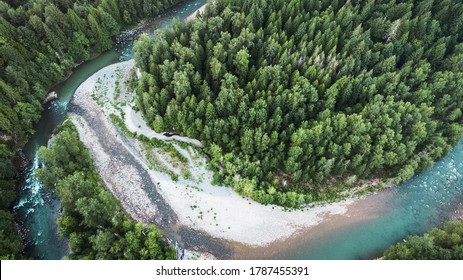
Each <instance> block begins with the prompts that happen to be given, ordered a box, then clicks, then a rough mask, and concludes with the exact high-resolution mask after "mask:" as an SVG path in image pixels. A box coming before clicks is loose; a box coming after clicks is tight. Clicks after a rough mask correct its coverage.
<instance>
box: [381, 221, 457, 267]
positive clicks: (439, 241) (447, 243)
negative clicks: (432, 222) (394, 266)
mask: <svg viewBox="0 0 463 280" xmlns="http://www.w3.org/2000/svg"><path fill="white" fill-rule="evenodd" d="M384 258H385V259H387V260H463V222H459V221H452V222H448V223H447V224H446V225H445V226H444V228H443V229H438V228H434V229H432V230H431V231H429V232H428V233H426V234H424V235H423V236H416V235H414V236H409V237H407V238H406V239H405V240H404V242H400V243H397V244H395V245H392V246H391V247H390V248H389V249H388V250H387V251H386V252H385V253H384Z"/></svg>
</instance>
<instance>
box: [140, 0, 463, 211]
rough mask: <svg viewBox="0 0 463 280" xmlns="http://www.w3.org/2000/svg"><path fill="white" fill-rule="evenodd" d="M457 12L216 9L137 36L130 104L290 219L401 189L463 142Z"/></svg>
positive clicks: (442, 4)
mask: <svg viewBox="0 0 463 280" xmlns="http://www.w3.org/2000/svg"><path fill="white" fill-rule="evenodd" d="M461 30H463V2H461V1H456V0H444V1H434V0H423V1H412V0H385V1H374V0H363V1H362V0H351V1H343V0H336V1H332V0H304V1H302V0H291V1H285V0H258V1H257V0H256V1H251V0H216V1H211V2H210V3H209V4H208V6H207V7H206V9H205V12H204V13H203V14H202V15H201V16H199V17H198V18H197V19H196V20H194V21H191V22H188V23H187V24H181V23H180V22H177V24H174V26H173V27H172V28H171V29H167V30H165V31H163V32H157V33H156V34H155V37H154V38H150V37H148V36H143V37H142V38H141V39H140V40H139V41H138V43H137V44H136V46H135V50H136V55H135V59H136V62H137V64H138V66H139V67H140V68H141V69H142V72H143V75H142V77H141V79H140V81H139V84H138V88H137V105H138V107H139V108H140V110H141V111H142V113H143V115H144V117H145V119H146V120H147V121H148V123H149V124H150V125H151V126H152V127H153V128H154V129H155V130H156V131H169V132H175V133H181V134H183V135H186V136H188V137H192V138H196V139H199V140H200V141H201V142H202V143H203V145H204V146H205V150H206V152H208V154H210V156H211V161H210V163H211V165H212V166H213V167H214V168H215V170H217V174H218V175H219V176H220V178H221V180H222V181H223V182H224V183H226V184H229V185H232V186H233V187H234V188H235V190H237V191H238V192H239V193H240V194H242V195H245V196H249V197H252V198H253V199H255V200H257V201H259V202H261V203H265V204H267V203H276V204H280V205H285V206H289V207H297V206H299V205H301V204H302V203H305V202H311V201H316V200H320V199H329V198H332V195H333V193H336V192H339V191H340V190H344V189H347V188H348V187H351V186H355V185H356V182H358V180H361V179H372V178H378V177H379V178H382V179H389V180H390V181H391V182H393V183H398V182H400V181H403V180H406V179H408V178H410V177H411V176H413V175H414V174H415V173H416V172H418V171H420V170H423V169H426V168H428V167H430V166H431V165H432V164H433V162H434V161H435V160H437V159H439V158H441V157H443V156H444V155H445V154H446V153H448V152H449V150H450V149H451V148H452V147H453V146H454V145H455V144H456V143H457V142H458V141H460V140H461V139H462V136H463V123H462V120H463V117H462V112H461V108H463V33H462V32H461Z"/></svg>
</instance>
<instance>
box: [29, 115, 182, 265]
mask: <svg viewBox="0 0 463 280" xmlns="http://www.w3.org/2000/svg"><path fill="white" fill-rule="evenodd" d="M39 156H40V157H41V158H42V159H43V160H44V162H45V164H44V166H43V167H42V168H41V169H39V170H38V171H37V177H38V178H39V179H40V180H41V181H42V182H43V183H44V184H45V185H46V186H47V187H49V188H51V189H52V190H53V191H54V192H55V193H56V194H57V195H58V197H59V199H60V201H61V207H62V209H63V212H62V214H61V216H60V217H59V218H58V231H59V233H60V234H61V235H63V236H66V237H67V238H69V247H70V249H71V253H70V254H69V255H68V256H66V258H68V259H106V260H112V259H136V260H144V259H175V256H176V254H175V250H174V249H173V247H171V246H169V245H167V244H166V241H165V240H164V237H163V236H162V234H161V232H160V231H159V230H158V229H156V228H155V226H154V225H148V226H145V225H143V224H141V223H137V222H135V221H133V220H132V219H131V218H130V216H129V215H128V214H127V213H125V212H124V210H123V208H122V206H121V205H120V203H119V201H117V200H116V198H115V197H114V196H113V195H112V194H111V193H110V192H109V191H108V190H107V189H106V187H105V186H104V183H103V181H102V179H101V178H100V176H99V175H98V173H97V171H96V168H95V167H94V165H93V163H92V160H91V158H90V155H89V152H88V150H87V149H86V148H85V146H84V145H83V144H82V143H81V142H80V140H79V135H78V133H77V130H76V128H75V126H74V125H73V124H72V123H71V122H69V121H67V122H65V123H64V124H63V125H62V126H61V127H60V128H58V130H57V135H56V137H54V138H53V140H52V142H51V145H50V147H49V148H45V147H42V148H40V150H39Z"/></svg>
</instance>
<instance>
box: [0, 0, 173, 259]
mask: <svg viewBox="0 0 463 280" xmlns="http://www.w3.org/2000/svg"><path fill="white" fill-rule="evenodd" d="M176 2H178V1H177V0H172V1H170V0H169V1H159V0H145V1H141V0H138V1H132V0H102V1H68V0H53V1H48V0H17V1H0V209H3V210H9V206H10V204H11V202H12V201H13V200H14V198H15V192H14V179H13V178H14V175H15V172H14V171H15V170H14V167H13V165H12V163H11V162H12V158H13V155H14V153H15V152H16V151H17V150H18V148H20V147H21V146H22V145H23V144H24V143H25V141H26V139H27V136H28V135H29V134H31V133H33V132H34V131H33V124H34V123H35V122H37V121H38V120H39V118H40V113H41V111H42V104H41V103H42V101H43V100H44V98H45V94H46V92H47V89H49V88H50V87H51V86H52V85H53V84H55V83H57V82H59V81H61V80H62V79H63V78H64V77H65V76H67V75H68V74H69V73H70V71H71V70H72V68H73V67H74V66H75V65H77V64H79V63H81V62H82V61H84V60H87V59H88V58H89V57H90V56H91V54H93V53H97V52H102V51H105V50H108V49H109V48H111V46H112V43H113V41H112V38H113V37H114V36H115V35H117V34H118V33H119V31H120V30H121V29H122V28H124V27H127V26H129V25H133V24H134V23H136V22H138V21H139V20H140V19H141V18H144V17H150V16H154V15H156V14H158V13H159V12H161V11H163V10H164V9H165V8H168V7H170V6H172V5H173V4H175V3H176ZM9 218H11V217H10V216H8V219H9ZM5 219H7V218H6V216H5ZM11 225H13V223H11ZM2 230H3V229H2V228H0V231H2ZM4 232H8V235H7V237H5V239H3V235H2V241H3V240H4V241H5V243H2V244H1V246H3V245H5V244H12V247H11V249H15V251H11V252H10V253H9V254H8V256H10V257H13V258H18V256H19V255H18V254H19V252H20V251H21V250H20V249H17V248H18V247H17V246H16V245H15V244H16V243H15V242H16V241H15V240H16V239H17V237H15V236H13V235H14V234H13V233H14V231H12V230H11V228H7V229H5V231H4ZM8 236H11V242H9V240H10V239H8V238H9V237H8ZM4 251H5V250H3V247H0V252H1V253H0V256H2V254H3V252H4ZM5 257H6V255H5Z"/></svg>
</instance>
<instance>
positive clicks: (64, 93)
mask: <svg viewBox="0 0 463 280" xmlns="http://www.w3.org/2000/svg"><path fill="white" fill-rule="evenodd" d="M205 2H206V1H205V0H194V1H185V2H184V3H181V4H177V5H176V6H174V7H172V8H170V9H167V10H166V11H165V12H164V13H162V15H159V16H157V17H155V18H153V19H150V20H148V21H147V22H146V24H145V26H146V27H145V28H143V31H149V30H154V29H158V28H165V27H168V26H170V24H171V22H172V20H173V19H174V18H179V19H181V20H184V19H185V18H186V17H187V16H189V15H190V14H192V13H193V12H194V11H195V10H197V9H198V8H199V7H201V6H202V5H203V4H204V3H205ZM132 47H133V40H131V39H130V38H129V39H125V40H124V39H123V40H121V42H120V43H118V44H116V45H115V46H114V48H112V49H111V50H110V51H107V52H105V53H103V54H101V55H99V56H98V57H97V58H95V59H93V60H91V61H88V62H85V63H83V64H82V65H80V66H78V67H77V68H76V69H74V71H73V73H72V75H71V76H70V77H69V78H68V79H67V80H65V81H64V82H62V83H61V84H59V85H58V86H57V87H56V88H54V89H53V90H55V91H56V92H58V94H59V98H58V99H57V100H54V101H52V102H50V103H48V104H47V105H46V106H45V108H44V112H43V113H42V117H41V119H40V121H39V122H38V123H37V124H36V125H35V127H34V130H35V131H36V133H35V134H34V135H32V136H31V137H30V139H29V141H28V143H27V144H26V146H25V147H24V149H23V152H24V155H25V156H26V159H27V161H28V164H27V165H26V167H25V168H24V169H23V170H22V171H21V173H20V180H19V187H18V188H19V199H18V202H17V203H16V205H15V206H14V211H15V213H16V215H17V217H18V220H19V221H18V222H19V224H20V228H21V232H22V234H23V235H24V241H25V256H26V257H28V258H32V259H51V260H53V259H61V258H62V257H63V256H64V255H66V254H67V252H68V250H69V249H68V245H67V240H65V239H64V238H62V237H60V236H59V235H58V233H57V225H56V218H57V217H58V215H59V211H60V203H59V200H58V199H57V197H56V196H55V195H54V193H53V192H51V191H49V190H47V189H46V188H45V187H44V186H43V185H42V184H41V183H40V182H39V181H38V180H37V178H36V177H35V176H34V172H35V170H36V169H37V168H38V167H39V165H40V159H39V158H38V156H37V151H38V149H39V148H40V147H41V146H46V145H47V142H48V140H49V139H50V136H51V134H52V132H53V130H54V129H55V128H56V127H57V126H58V125H60V124H61V123H63V121H64V118H65V115H66V113H67V107H68V104H69V102H70V101H71V99H72V96H73V94H74V92H75V90H76V89H77V87H78V86H79V85H80V84H81V83H82V82H83V81H85V80H86V79H87V78H88V77H90V76H91V75H92V74H94V73H95V72H97V71H98V70H100V69H101V68H103V67H105V66H108V65H110V64H112V63H115V62H119V61H124V60H128V59H130V58H132V55H133V51H132Z"/></svg>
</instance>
